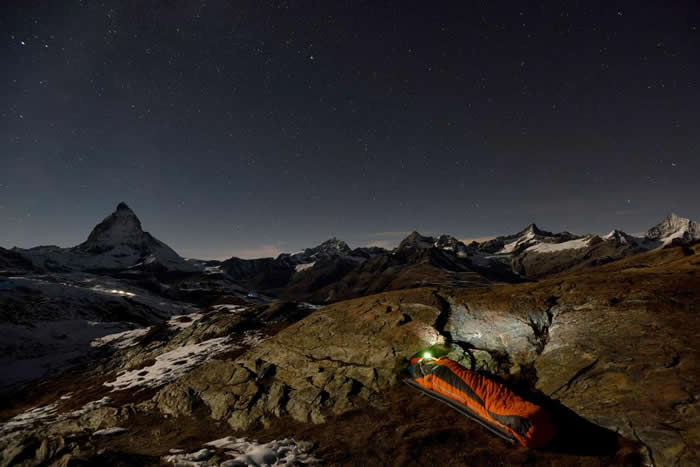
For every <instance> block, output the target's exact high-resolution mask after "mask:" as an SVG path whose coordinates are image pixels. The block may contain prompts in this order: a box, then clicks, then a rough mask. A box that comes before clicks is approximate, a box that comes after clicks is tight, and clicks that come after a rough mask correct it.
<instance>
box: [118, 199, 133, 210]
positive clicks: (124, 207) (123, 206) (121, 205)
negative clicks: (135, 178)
mask: <svg viewBox="0 0 700 467" xmlns="http://www.w3.org/2000/svg"><path fill="white" fill-rule="evenodd" d="M117 211H130V212H132V213H133V212H134V211H132V210H131V208H130V207H129V205H128V204H126V203H125V202H124V201H122V202H120V203H119V204H117Z"/></svg>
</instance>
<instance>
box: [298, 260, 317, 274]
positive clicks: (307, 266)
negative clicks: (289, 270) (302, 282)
mask: <svg viewBox="0 0 700 467" xmlns="http://www.w3.org/2000/svg"><path fill="white" fill-rule="evenodd" d="M315 264H316V261H312V262H310V263H303V264H297V265H296V266H294V270H295V271H296V272H301V271H306V270H307V269H311V268H312V267H314V265H315Z"/></svg>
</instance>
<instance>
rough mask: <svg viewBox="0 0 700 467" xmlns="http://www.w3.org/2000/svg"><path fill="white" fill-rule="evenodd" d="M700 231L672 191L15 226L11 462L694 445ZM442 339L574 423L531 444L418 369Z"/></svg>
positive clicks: (7, 255) (6, 301) (476, 457)
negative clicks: (217, 249)
mask: <svg viewBox="0 0 700 467" xmlns="http://www.w3.org/2000/svg"><path fill="white" fill-rule="evenodd" d="M699 233H700V232H699V229H698V224H697V223H695V222H693V221H691V220H689V219H685V218H682V217H680V216H677V215H675V214H671V215H669V216H668V217H667V218H665V219H663V220H662V221H661V222H659V223H658V224H656V225H655V226H653V227H651V228H650V229H649V230H648V232H646V234H644V235H640V236H635V235H630V234H627V233H625V232H622V231H619V230H612V231H611V232H610V233H608V234H606V235H595V234H586V235H577V234H573V233H570V232H559V233H553V232H548V231H546V230H542V229H540V228H539V227H538V226H536V225H535V224H530V225H528V226H526V227H525V228H524V229H523V230H521V231H520V232H517V233H514V234H508V235H503V236H499V237H496V238H494V239H491V240H488V241H484V242H471V243H468V244H467V243H465V242H462V241H460V240H459V239H457V238H456V237H454V236H450V235H446V234H443V235H439V236H436V237H433V236H427V235H422V234H420V233H418V232H412V233H411V234H409V235H408V236H407V237H406V238H405V239H403V240H402V241H401V242H400V244H399V245H398V246H397V247H396V248H393V249H391V250H386V249H382V248H376V247H366V248H351V247H350V246H348V245H347V244H346V243H345V242H343V241H342V240H339V239H337V238H331V239H329V240H327V241H325V242H323V243H321V244H320V245H318V246H316V247H311V248H306V249H304V250H302V251H299V252H296V253H289V254H287V253H285V254H280V255H278V256H277V257H275V258H258V259H241V258H235V257H234V258H230V259H227V260H225V261H216V260H197V259H185V258H183V257H181V256H179V255H178V254H177V253H176V252H175V251H174V250H173V249H172V248H170V247H169V246H167V245H166V244H164V243H163V242H161V241H159V240H158V239H157V238H155V237H154V236H153V235H151V234H149V233H148V232H145V231H144V230H143V227H142V225H141V222H140V220H139V219H138V217H137V216H136V215H135V213H134V212H133V211H132V210H131V209H130V208H129V207H128V206H127V205H126V204H124V203H120V204H119V205H118V206H117V209H116V210H115V212H113V213H112V214H110V215H109V216H107V217H106V218H105V219H104V220H103V221H102V222H100V223H99V224H98V225H97V226H96V227H95V228H94V229H93V230H92V232H91V233H90V234H89V235H88V237H87V240H86V241H85V242H83V243H81V244H79V245H77V246H75V247H71V248H61V247H57V246H43V247H37V248H30V249H21V248H12V249H2V248H0V333H2V335H3V339H2V341H1V342H0V392H1V393H2V394H3V398H1V400H0V466H3V467H4V466H5V465H45V464H49V465H113V464H115V465H162V463H164V462H170V463H178V462H181V463H183V464H186V465H211V464H212V463H216V462H222V460H224V459H229V460H230V457H231V456H233V454H231V453H232V451H231V450H229V449H228V448H225V447H224V446H227V447H228V446H231V445H232V444H236V446H238V447H237V448H236V449H244V450H246V452H247V451H248V450H249V451H251V452H253V451H254V452H262V451H264V452H266V453H267V452H268V451H265V450H268V449H272V448H271V447H270V446H278V445H279V443H280V442H279V441H278V440H282V439H284V440H285V442H288V443H292V444H291V445H289V444H287V445H284V446H283V447H282V448H281V449H283V450H290V449H292V450H296V451H295V452H301V451H303V452H307V451H313V453H314V455H318V456H319V457H321V458H322V459H323V460H324V461H325V462H328V463H330V464H334V465H335V464H338V465H344V464H348V463H352V464H354V465H360V464H361V465H376V464H384V465H385V464H391V463H394V461H395V455H396V452H399V453H400V456H402V459H413V456H414V454H415V453H416V452H418V451H416V449H419V451H420V452H421V453H423V455H426V456H427V457H426V458H425V459H426V462H425V463H426V464H429V463H431V462H432V461H433V460H434V459H435V458H437V457H440V458H445V456H449V457H450V458H453V459H455V465H480V464H483V463H488V464H491V463H493V462H492V461H493V460H494V459H499V460H503V462H505V463H507V464H511V465H518V464H522V463H525V462H531V463H543V464H546V465H590V464H591V463H595V464H596V465H599V464H600V465H610V464H613V465H644V464H645V463H646V464H648V465H653V464H656V465H697V464H698V462H700V458H699V457H698V456H697V450H695V449H694V448H693V447H692V446H693V445H694V444H692V443H697V439H698V436H697V434H693V433H696V432H695V431H693V430H696V427H697V426H698V425H699V424H700V415H699V414H700V410H699V408H700V402H698V400H697V398H696V397H694V396H693V394H698V393H699V391H700V381H698V378H697V375H699V374H700V366H699V365H700V364H699V363H698V362H700V346H698V344H697V342H698V340H697V339H696V337H697V332H698V330H700V313H698V311H700V308H699V307H698V304H699V303H700V296H699V295H698V291H699V290H700V286H699V284H698V280H699V278H700V274H698V267H699V266H700V261H698V257H699V255H700V242H698V239H699V238H700V234H699ZM426 349H431V350H435V351H439V352H442V354H446V355H448V356H449V358H451V359H453V360H455V361H458V362H459V363H460V364H462V365H463V366H465V367H466V368H469V369H471V370H473V371H478V372H480V373H482V374H485V375H488V376H489V377H492V378H497V379H498V380H500V381H503V382H504V383H505V384H508V385H509V386H510V387H511V388H513V390H516V391H517V392H518V393H522V394H525V395H527V396H528V397H530V398H532V399H533V400H537V401H538V402H539V403H541V404H543V405H544V406H546V407H547V408H548V409H549V410H551V411H552V414H553V417H554V418H555V421H556V424H557V425H558V426H559V427H560V429H559V431H558V435H557V436H558V437H557V439H556V445H555V446H553V447H552V448H551V449H550V450H543V451H539V450H538V451H522V450H518V449H517V448H513V447H512V446H510V445H506V444H505V443H501V442H500V440H498V439H494V438H493V437H490V435H489V433H488V432H486V431H485V430H482V429H481V428H480V427H479V426H478V425H477V424H474V423H472V422H471V421H469V420H468V419H466V418H465V417H462V416H460V415H459V414H457V413H456V412H455V413H453V412H452V411H447V410H445V408H444V407H443V406H441V405H439V404H436V403H435V401H433V400H432V399H429V398H425V397H422V396H421V395H419V394H414V393H412V392H411V389H410V388H406V387H404V385H402V384H399V383H400V378H401V377H402V375H404V373H403V372H404V371H405V369H406V362H407V361H408V359H409V358H410V357H411V356H412V355H415V354H416V352H419V351H420V352H423V351H424V350H426ZM680 432H682V433H686V435H684V436H683V437H679V436H678V433H680ZM164 434H165V435H164ZM292 434H293V435H294V437H295V439H297V440H306V441H311V442H312V443H309V444H298V445H297V444H294V443H295V442H294V441H290V440H289V439H288V438H289V437H290V436H292ZM254 439H255V440H259V441H260V442H259V443H258V442H254V441H252V440H254ZM212 440H216V441H214V442H212ZM276 440H277V441H276ZM212 443H214V444H215V446H214V447H212V446H213V445H212ZM270 443H272V444H270ZM241 446H243V447H241ZM314 446H315V447H314ZM386 446H391V449H387V448H386ZM286 452H289V451H286ZM239 454H240V453H239ZM236 455H238V454H236ZM241 455H242V454H241ZM227 456H228V457H227ZM300 456H301V454H300ZM299 458H301V457H299ZM304 458H305V459H307V460H309V463H313V459H311V458H310V457H309V456H308V455H306V457H304ZM193 459H198V460H196V461H195V460H193ZM377 459H379V460H377ZM408 463H410V462H408Z"/></svg>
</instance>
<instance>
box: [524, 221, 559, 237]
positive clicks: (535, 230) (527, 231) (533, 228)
mask: <svg viewBox="0 0 700 467" xmlns="http://www.w3.org/2000/svg"><path fill="white" fill-rule="evenodd" d="M524 235H537V236H543V237H551V236H552V235H553V234H552V233H551V232H547V231H546V230H542V229H540V228H539V227H537V224H535V223H534V222H533V223H532V224H528V225H527V226H526V227H525V228H524V229H523V230H521V231H520V232H518V233H517V234H516V236H518V237H522V236H524Z"/></svg>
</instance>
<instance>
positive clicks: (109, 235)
mask: <svg viewBox="0 0 700 467" xmlns="http://www.w3.org/2000/svg"><path fill="white" fill-rule="evenodd" d="M143 234H144V232H143V229H142V227H141V221H140V220H139V218H138V217H137V216H136V214H134V211H132V210H131V209H130V208H129V206H127V204H126V203H124V202H121V203H119V204H118V205H117V209H116V210H115V211H114V212H113V213H112V214H110V215H109V216H107V217H105V218H104V219H103V220H102V222H100V223H99V224H97V225H96V226H95V228H94V229H92V232H90V235H89V236H88V238H87V240H86V241H85V243H83V244H82V245H80V247H81V249H86V250H91V249H95V248H97V249H98V250H102V249H104V248H105V247H110V246H114V245H117V244H121V243H124V242H129V241H134V240H140V237H141V236H142V235H143Z"/></svg>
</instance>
